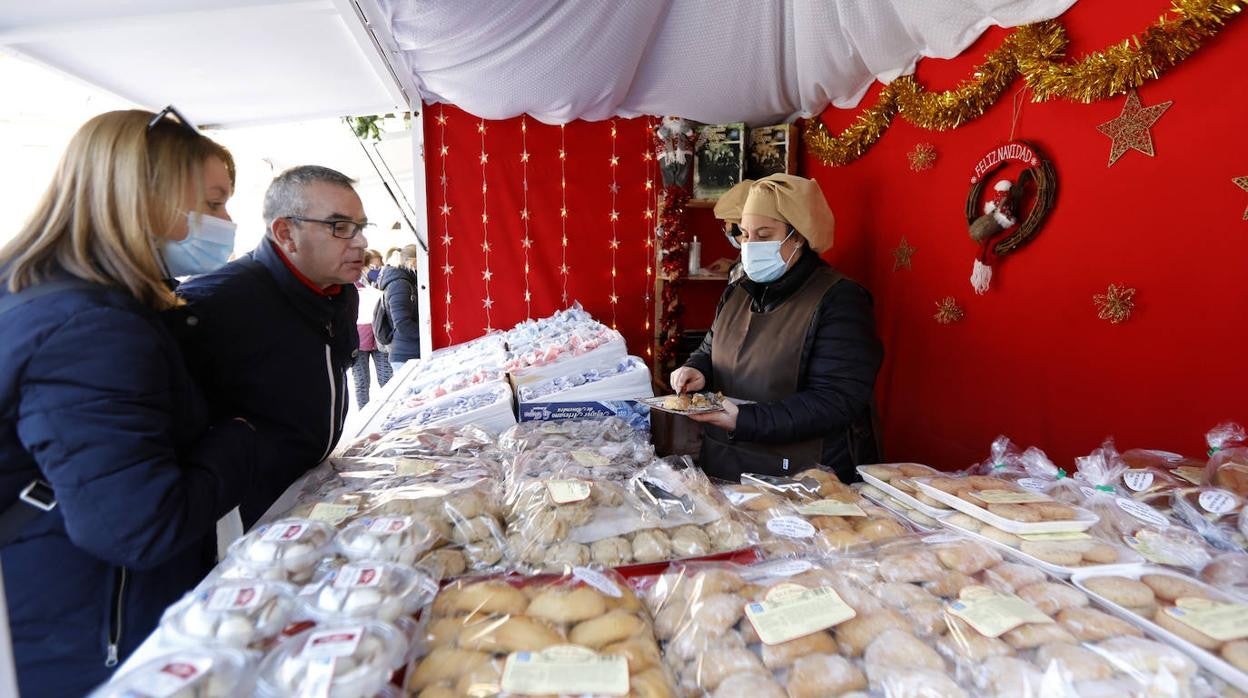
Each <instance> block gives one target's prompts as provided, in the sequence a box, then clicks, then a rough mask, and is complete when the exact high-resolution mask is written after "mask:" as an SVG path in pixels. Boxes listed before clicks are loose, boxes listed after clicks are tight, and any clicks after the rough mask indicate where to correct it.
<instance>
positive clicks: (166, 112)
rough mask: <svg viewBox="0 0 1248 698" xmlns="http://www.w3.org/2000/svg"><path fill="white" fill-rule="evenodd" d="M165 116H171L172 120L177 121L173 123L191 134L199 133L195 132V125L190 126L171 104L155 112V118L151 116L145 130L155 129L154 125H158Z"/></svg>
mask: <svg viewBox="0 0 1248 698" xmlns="http://www.w3.org/2000/svg"><path fill="white" fill-rule="evenodd" d="M166 116H171V117H173V118H174V119H177V121H176V122H175V123H177V124H178V125H180V126H183V127H185V128H187V129H190V131H191V132H192V133H199V132H198V131H196V130H195V124H192V123H191V122H189V121H187V120H186V117H185V116H182V112H180V111H178V109H177V107H175V106H173V105H172V104H170V105H169V106H167V107H165V108H164V109H161V110H160V111H158V112H156V116H153V117H152V120H151V121H149V122H147V130H148V131H151V130H152V129H154V128H156V124H159V123H160V122H161V120H162V119H164V118H165V117H166Z"/></svg>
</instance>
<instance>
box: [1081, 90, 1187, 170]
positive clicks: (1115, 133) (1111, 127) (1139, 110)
mask: <svg viewBox="0 0 1248 698" xmlns="http://www.w3.org/2000/svg"><path fill="white" fill-rule="evenodd" d="M1171 104H1174V100H1171V101H1169V102H1162V103H1161V104H1154V105H1153V106H1151V107H1145V106H1142V105H1141V104H1140V96H1139V95H1138V94H1136V92H1135V90H1131V91H1130V92H1128V93H1127V102H1126V104H1124V105H1123V106H1122V113H1121V114H1119V115H1118V118H1116V119H1111V120H1110V121H1106V122H1105V123H1103V124H1101V125H1100V126H1097V127H1096V130H1098V131H1100V132H1101V133H1103V134H1105V135H1106V136H1109V138H1110V140H1112V141H1113V145H1112V146H1110V149H1109V164H1108V165H1106V167H1113V166H1114V163H1115V162H1118V158H1120V157H1122V156H1123V154H1125V153H1126V152H1127V151H1128V150H1138V151H1140V152H1141V153H1144V154H1145V155H1147V156H1149V157H1150V158H1151V157H1153V134H1152V132H1151V131H1150V130H1149V129H1151V128H1152V127H1153V124H1155V123H1157V120H1158V119H1160V118H1161V115H1162V114H1164V113H1165V112H1166V110H1167V109H1169V108H1170V105H1171Z"/></svg>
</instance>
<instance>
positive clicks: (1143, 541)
mask: <svg viewBox="0 0 1248 698" xmlns="http://www.w3.org/2000/svg"><path fill="white" fill-rule="evenodd" d="M1076 464H1077V467H1078V472H1077V473H1076V474H1075V479H1076V480H1077V481H1078V482H1079V483H1081V485H1082V486H1081V488H1080V495H1081V497H1082V500H1081V501H1080V502H1079V504H1080V506H1082V507H1084V508H1085V509H1088V510H1090V511H1092V512H1093V513H1095V514H1096V515H1097V516H1098V517H1099V518H1100V520H1099V521H1098V522H1097V524H1096V525H1095V526H1093V527H1092V528H1091V529H1089V530H1088V532H1089V533H1090V534H1092V535H1093V536H1096V537H1097V538H1098V539H1100V540H1102V541H1104V542H1106V543H1110V544H1113V545H1120V544H1125V545H1126V546H1127V547H1129V548H1131V549H1132V550H1134V551H1135V552H1136V553H1137V554H1139V555H1140V556H1141V557H1143V558H1144V559H1146V560H1148V561H1149V562H1153V563H1155V564H1161V565H1171V566H1173V567H1177V568H1181V569H1185V570H1188V571H1190V572H1193V573H1194V572H1198V571H1200V569H1201V568H1203V567H1204V566H1205V564H1207V563H1208V562H1209V560H1210V558H1211V557H1212V554H1213V551H1211V550H1210V549H1209V547H1208V546H1207V545H1206V544H1205V542H1204V540H1203V538H1201V536H1199V535H1197V534H1196V533H1194V532H1193V531H1192V530H1191V529H1189V528H1187V527H1186V526H1184V525H1182V524H1181V523H1180V522H1179V521H1177V520H1175V519H1173V518H1171V517H1170V516H1169V515H1167V514H1165V513H1164V512H1162V511H1159V510H1157V509H1155V508H1154V507H1152V506H1150V505H1149V504H1148V503H1146V502H1144V501H1140V500H1137V499H1133V498H1131V497H1130V496H1129V494H1128V493H1129V492H1132V491H1134V490H1133V488H1132V487H1130V486H1128V485H1126V484H1125V483H1131V482H1134V483H1135V484H1136V485H1143V482H1142V480H1141V479H1140V478H1142V477H1143V476H1142V475H1141V476H1138V477H1132V476H1131V475H1130V474H1129V471H1131V469H1129V468H1128V467H1127V463H1126V462H1124V461H1123V460H1121V459H1119V458H1116V457H1115V453H1114V452H1113V450H1112V448H1110V447H1109V446H1108V445H1107V446H1105V447H1102V448H1100V449H1097V450H1096V451H1093V452H1092V454H1090V455H1088V456H1086V457H1083V458H1079V459H1077V461H1076ZM1136 472H1140V471H1139V470H1138V469H1136ZM1147 474H1151V472H1148V473H1147ZM1144 489H1147V488H1144V487H1141V489H1140V490H1139V491H1143V490H1144Z"/></svg>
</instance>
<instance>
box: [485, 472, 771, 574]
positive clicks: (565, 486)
mask: <svg viewBox="0 0 1248 698" xmlns="http://www.w3.org/2000/svg"><path fill="white" fill-rule="evenodd" d="M557 456H558V457H557ZM560 458H561V459H562V460H560ZM544 463H545V464H546V465H547V467H546V468H544V469H542V470H540V471H538V473H537V475H536V477H535V476H534V473H533V472H531V471H526V472H524V473H521V474H518V475H517V476H516V477H514V478H513V479H512V481H511V483H509V486H510V488H511V489H510V491H509V493H508V498H507V501H506V505H507V509H508V514H507V544H508V551H509V553H510V556H511V557H512V558H513V559H514V560H516V561H517V562H519V564H520V565H521V567H522V568H524V569H529V570H546V571H561V570H563V569H564V568H566V567H569V566H578V565H585V564H589V563H591V562H592V563H595V564H600V565H604V566H608V567H618V566H622V565H628V564H633V563H652V562H661V561H665V560H675V559H682V558H689V557H700V556H704V555H709V554H712V553H718V552H726V551H729V550H737V549H740V548H743V547H747V546H748V545H750V544H752V543H753V540H754V537H753V535H752V532H751V531H750V530H749V529H748V527H747V526H746V525H745V524H744V523H742V522H740V521H737V520H735V519H734V518H733V517H732V516H731V512H730V509H729V507H728V506H727V505H726V502H723V501H722V500H719V499H718V498H717V496H716V493H715V490H714V488H713V487H712V486H711V485H710V481H709V480H707V479H706V476H705V475H703V474H702V472H701V471H699V470H697V469H695V468H682V469H677V468H675V467H673V465H672V464H671V463H667V462H663V461H655V462H653V463H651V464H649V465H647V466H646V467H644V468H641V469H632V470H631V473H630V474H629V477H627V478H626V479H619V478H620V477H621V476H622V475H624V473H625V472H629V471H624V470H620V471H615V472H614V473H613V477H610V478H595V477H594V476H593V473H592V472H587V471H586V470H585V467H584V466H583V465H581V464H580V463H578V462H577V461H576V460H575V459H574V458H571V457H570V456H567V455H566V454H563V455H560V454H558V453H556V452H550V453H549V454H548V457H547V458H545V459H544Z"/></svg>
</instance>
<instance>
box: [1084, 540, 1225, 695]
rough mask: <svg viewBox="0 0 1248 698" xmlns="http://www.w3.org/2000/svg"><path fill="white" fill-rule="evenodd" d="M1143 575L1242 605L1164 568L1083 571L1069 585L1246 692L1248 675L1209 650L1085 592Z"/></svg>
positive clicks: (1090, 592) (1140, 566)
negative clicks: (1098, 582)
mask: <svg viewBox="0 0 1248 698" xmlns="http://www.w3.org/2000/svg"><path fill="white" fill-rule="evenodd" d="M1146 574H1160V575H1165V576H1167V577H1176V578H1178V579H1182V580H1183V581H1185V582H1188V583H1190V584H1195V585H1196V586H1199V587H1201V588H1202V589H1204V590H1205V591H1206V592H1208V593H1209V595H1210V596H1212V597H1214V598H1216V599H1220V600H1222V601H1224V602H1227V603H1242V601H1241V600H1240V599H1237V598H1236V597H1234V596H1232V595H1230V594H1227V593H1226V592H1223V591H1220V590H1219V589H1217V588H1216V587H1213V586H1210V585H1208V584H1205V583H1204V582H1202V581H1200V580H1199V579H1194V578H1192V577H1188V576H1187V575H1184V574H1179V573H1178V572H1175V571H1173V570H1168V569H1166V568H1164V567H1156V566H1153V565H1128V566H1122V567H1118V568H1116V569H1114V570H1112V571H1111V570H1105V569H1102V570H1097V571H1090V570H1085V571H1081V572H1078V573H1076V574H1075V575H1073V576H1072V577H1071V579H1070V581H1071V582H1072V583H1073V584H1074V585H1075V586H1076V587H1079V589H1081V590H1082V591H1083V593H1085V594H1087V595H1088V596H1091V597H1092V598H1094V599H1096V601H1097V603H1099V604H1101V605H1102V606H1104V607H1105V608H1107V609H1109V610H1110V611H1111V612H1113V614H1114V615H1116V616H1118V617H1119V618H1122V619H1123V620H1125V621H1127V622H1128V623H1131V624H1132V625H1135V626H1138V627H1139V628H1141V629H1143V630H1144V632H1146V633H1148V634H1149V635H1152V636H1153V637H1155V638H1157V639H1158V640H1161V641H1162V642H1164V643H1166V644H1168V645H1171V646H1173V647H1177V648H1179V649H1180V650H1182V651H1184V652H1186V653H1187V654H1188V655H1189V656H1191V658H1192V659H1194V660H1196V663H1197V664H1200V665H1201V666H1202V667H1204V668H1205V669H1208V670H1209V671H1210V672H1212V673H1213V674H1215V675H1217V676H1218V678H1220V679H1222V680H1223V681H1226V682H1227V683H1229V684H1231V685H1232V686H1234V687H1235V688H1237V689H1239V690H1241V691H1248V674H1246V673H1244V672H1242V671H1240V670H1239V669H1236V668H1235V667H1233V666H1231V665H1230V664H1229V663H1228V662H1226V661H1225V660H1223V659H1222V658H1221V657H1219V656H1218V655H1216V654H1214V653H1212V652H1210V651H1208V650H1205V649H1202V648H1200V647H1197V646H1196V645H1194V644H1192V643H1190V642H1188V641H1187V640H1184V639H1183V638H1181V637H1179V636H1178V635H1175V634H1174V633H1172V632H1170V631H1169V630H1166V629H1165V628H1163V627H1161V626H1160V625H1157V624H1156V623H1154V622H1153V621H1152V619H1149V618H1144V617H1143V616H1139V615H1136V614H1135V613H1132V612H1131V611H1129V610H1127V609H1126V607H1124V606H1120V605H1118V604H1116V603H1114V602H1113V601H1110V600H1109V599H1107V598H1105V597H1104V596H1101V595H1100V594H1097V593H1096V592H1094V591H1092V590H1091V589H1088V587H1087V581H1088V580H1089V579H1092V578H1094V577H1103V576H1107V575H1114V576H1119V577H1127V578H1129V579H1136V580H1138V579H1139V578H1140V577H1142V576H1144V575H1146Z"/></svg>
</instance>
